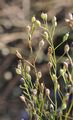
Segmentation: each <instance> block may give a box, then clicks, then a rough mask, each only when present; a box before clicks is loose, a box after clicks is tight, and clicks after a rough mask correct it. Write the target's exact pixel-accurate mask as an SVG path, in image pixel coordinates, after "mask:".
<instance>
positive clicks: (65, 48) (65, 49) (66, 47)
mask: <svg viewBox="0 0 73 120" xmlns="http://www.w3.org/2000/svg"><path fill="white" fill-rule="evenodd" d="M69 49H70V48H69V45H68V44H66V45H65V47H64V52H65V53H68V52H69Z"/></svg>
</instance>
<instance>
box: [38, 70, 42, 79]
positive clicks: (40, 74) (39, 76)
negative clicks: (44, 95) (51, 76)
mask: <svg viewBox="0 0 73 120" xmlns="http://www.w3.org/2000/svg"><path fill="white" fill-rule="evenodd" d="M41 77H42V73H41V71H39V72H38V78H39V79H40V78H41Z"/></svg>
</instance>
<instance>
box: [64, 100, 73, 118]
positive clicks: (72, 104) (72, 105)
mask: <svg viewBox="0 0 73 120" xmlns="http://www.w3.org/2000/svg"><path fill="white" fill-rule="evenodd" d="M72 107H73V100H72V103H71V105H70V107H69V110H68V112H67V113H66V117H65V120H67V118H68V115H69V113H70V111H71V109H72Z"/></svg>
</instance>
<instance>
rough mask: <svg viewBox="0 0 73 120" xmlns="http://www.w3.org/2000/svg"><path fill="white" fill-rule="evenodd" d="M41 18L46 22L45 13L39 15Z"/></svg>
mask: <svg viewBox="0 0 73 120" xmlns="http://www.w3.org/2000/svg"><path fill="white" fill-rule="evenodd" d="M41 18H42V19H43V20H45V21H46V20H47V14H46V13H42V14H41Z"/></svg>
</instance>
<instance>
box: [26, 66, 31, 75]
mask: <svg viewBox="0 0 73 120" xmlns="http://www.w3.org/2000/svg"><path fill="white" fill-rule="evenodd" d="M30 70H31V68H30V66H28V65H27V66H26V72H28V73H29V72H30Z"/></svg>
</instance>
